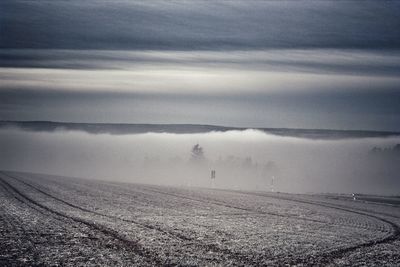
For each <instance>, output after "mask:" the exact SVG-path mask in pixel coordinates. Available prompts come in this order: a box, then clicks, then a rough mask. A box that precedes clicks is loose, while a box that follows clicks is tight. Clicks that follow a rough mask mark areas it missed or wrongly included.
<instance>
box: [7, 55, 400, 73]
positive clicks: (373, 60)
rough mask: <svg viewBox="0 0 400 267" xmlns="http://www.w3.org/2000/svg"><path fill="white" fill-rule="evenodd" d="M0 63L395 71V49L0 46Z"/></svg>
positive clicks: (398, 64)
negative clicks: (113, 49)
mask: <svg viewBox="0 0 400 267" xmlns="http://www.w3.org/2000/svg"><path fill="white" fill-rule="evenodd" d="M0 67H2V68H18V67H19V68H49V69H83V70H84V69H93V70H95V69H122V70H123V69H143V68H149V67H151V68H156V67H159V68H164V69H166V68H169V69H171V68H184V67H185V68H190V67H192V68H199V67H200V68H210V69H216V68H227V69H245V70H246V69H249V70H261V71H287V72H310V73H330V74H350V75H374V76H382V75H383V76H400V50H395V51H390V52H389V51H379V50H337V49H303V50H300V49H296V50H294V49H268V50H256V51H229V52H223V51H104V50H100V51H99V50H53V49H51V50H49V49H42V50H37V49H35V50H31V49H23V50H20V49H17V50H16V49H6V50H4V49H3V50H0Z"/></svg>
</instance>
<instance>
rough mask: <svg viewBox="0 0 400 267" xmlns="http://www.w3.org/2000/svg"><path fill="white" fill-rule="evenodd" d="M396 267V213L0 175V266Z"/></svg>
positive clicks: (284, 197)
mask: <svg viewBox="0 0 400 267" xmlns="http://www.w3.org/2000/svg"><path fill="white" fill-rule="evenodd" d="M43 264H44V265H73V266H75V265H117V266H132V265H137V266H160V265H184V266H187V265H200V266H204V265H224V266H225V265H235V266H237V265H241V266H256V265H268V266H271V265H297V266H302V265H313V266H315V265H350V266H357V265H367V266H374V265H376V266H399V265H400V206H399V205H396V204H393V200H390V201H388V202H387V203H385V201H383V198H380V201H379V202H376V203H374V202H371V201H368V202H366V201H365V200H356V201H353V200H352V199H351V198H346V197H335V196H332V195H291V194H282V193H281V194H279V193H264V192H239V191H229V190H212V189H201V188H178V187H162V186H151V185H137V184H122V183H111V182H104V181H93V180H84V179H76V178H65V177H52V176H46V175H38V174H27V173H12V172H0V265H1V266H8V265H14V266H19V265H29V266H31V265H43Z"/></svg>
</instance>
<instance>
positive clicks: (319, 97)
mask: <svg viewBox="0 0 400 267" xmlns="http://www.w3.org/2000/svg"><path fill="white" fill-rule="evenodd" d="M398 14H400V2H398V1H383V2H382V1H218V2H216V1H77V0H69V1H42V0H38V1H8V0H3V1H1V2H0V120H52V121H69V122H108V123H110V122H111V123H112V122H115V123H120V122H124V123H193V124H216V125H226V126H243V127H287V128H328V129H365V130H388V131H400V75H399V74H400V16H399V15H398Z"/></svg>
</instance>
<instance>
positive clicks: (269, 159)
mask: <svg viewBox="0 0 400 267" xmlns="http://www.w3.org/2000/svg"><path fill="white" fill-rule="evenodd" d="M197 143H198V144H200V146H201V147H202V148H203V150H204V157H205V158H204V160H195V159H193V158H192V156H191V149H192V147H193V146H194V145H195V144H197ZM398 143H400V137H393V138H359V139H338V140H313V139H301V138H294V137H279V136H274V135H269V134H266V133H264V132H261V131H257V130H245V131H228V132H209V133H200V134H171V133H145V134H129V135H109V134H89V133H84V132H79V131H62V130H61V131H55V132H29V131H23V130H18V129H2V130H0V146H1V147H2V149H1V150H0V158H1V159H2V160H1V161H0V169H8V170H20V171H28V172H38V173H48V174H57V175H64V176H77V177H86V178H96V179H105V180H111V181H125V182H139V183H156V184H167V185H184V186H206V187H211V185H212V184H211V179H210V172H211V170H216V180H215V186H216V187H217V188H233V189H246V190H266V191H271V190H274V191H282V192H297V193H304V192H307V193H311V192H334V193H353V192H356V193H372V194H398V193H399V190H398V188H400V180H399V179H398V177H399V176H398V174H399V171H400V151H397V153H384V152H381V153H376V154H373V153H371V150H372V149H373V148H374V147H379V148H392V147H393V146H394V145H396V144H398ZM272 176H274V177H275V179H274V182H273V184H272V181H271V180H272Z"/></svg>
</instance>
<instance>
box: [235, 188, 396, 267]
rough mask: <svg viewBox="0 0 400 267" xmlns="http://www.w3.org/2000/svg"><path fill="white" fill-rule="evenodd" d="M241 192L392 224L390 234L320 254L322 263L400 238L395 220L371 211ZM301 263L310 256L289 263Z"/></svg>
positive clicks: (304, 262)
mask: <svg viewBox="0 0 400 267" xmlns="http://www.w3.org/2000/svg"><path fill="white" fill-rule="evenodd" d="M240 193H242V194H248V195H255V196H261V197H269V198H275V199H280V200H286V201H292V202H297V203H303V204H310V205H315V206H320V207H325V208H331V209H336V210H340V211H345V212H349V213H353V214H357V215H362V216H366V217H370V218H374V219H376V220H379V221H381V222H383V223H385V224H388V225H390V226H391V228H392V233H391V234H390V235H388V236H386V237H384V238H380V239H372V240H369V241H367V242H363V243H359V244H355V245H353V246H349V247H345V248H340V249H337V250H333V251H330V252H327V253H322V254H321V255H319V256H318V257H322V259H321V258H320V259H319V261H318V264H321V263H322V264H329V263H332V262H333V260H335V259H339V258H342V257H343V256H344V255H345V254H346V253H349V252H352V251H355V250H357V249H362V248H368V247H373V246H375V245H378V244H385V243H390V242H393V241H395V240H398V239H400V227H399V226H398V225H397V224H396V223H394V222H392V221H390V220H387V219H384V218H381V217H379V216H376V215H373V214H370V213H366V212H363V211H359V210H357V209H351V208H345V207H343V206H336V205H334V204H328V203H324V202H318V201H315V202H314V201H310V200H303V199H293V198H288V197H283V196H270V195H265V194H262V193H256V192H242V191H240ZM371 213H372V212H371ZM300 263H302V264H307V263H309V258H307V257H305V258H301V259H296V260H294V261H291V262H290V263H289V264H291V265H292V264H293V265H296V264H300Z"/></svg>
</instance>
